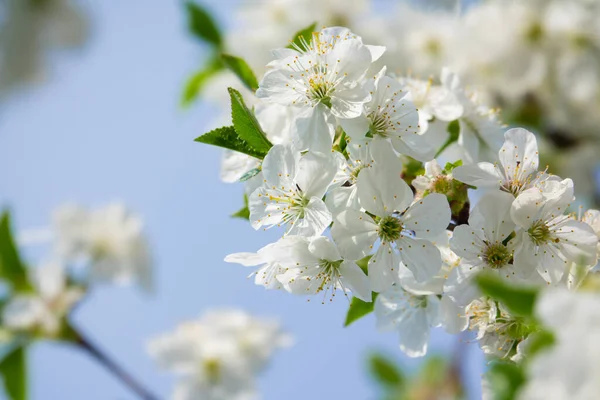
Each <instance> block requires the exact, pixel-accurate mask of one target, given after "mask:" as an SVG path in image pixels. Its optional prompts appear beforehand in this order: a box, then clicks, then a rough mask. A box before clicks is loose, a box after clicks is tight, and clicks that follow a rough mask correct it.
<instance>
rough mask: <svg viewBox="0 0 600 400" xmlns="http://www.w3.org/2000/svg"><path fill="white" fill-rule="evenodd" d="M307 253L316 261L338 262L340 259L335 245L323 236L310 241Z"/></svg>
mask: <svg viewBox="0 0 600 400" xmlns="http://www.w3.org/2000/svg"><path fill="white" fill-rule="evenodd" d="M308 251H310V253H311V254H312V255H314V256H315V257H317V259H320V260H328V261H338V260H341V259H342V256H341V255H340V253H339V251H338V249H337V247H336V245H335V244H334V243H333V242H331V241H330V240H329V238H328V237H325V236H317V237H314V238H312V239H311V240H310V244H309V245H308Z"/></svg>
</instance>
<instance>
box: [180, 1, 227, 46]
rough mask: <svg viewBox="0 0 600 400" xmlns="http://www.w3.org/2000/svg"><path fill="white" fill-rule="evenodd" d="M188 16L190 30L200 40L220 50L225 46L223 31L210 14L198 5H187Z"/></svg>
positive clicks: (188, 2)
mask: <svg viewBox="0 0 600 400" xmlns="http://www.w3.org/2000/svg"><path fill="white" fill-rule="evenodd" d="M185 6H186V9H187V16H188V28H189V30H190V32H191V33H192V34H194V36H196V37H198V38H199V39H200V40H202V41H204V42H206V43H208V44H210V45H211V46H213V47H215V48H217V49H220V48H221V47H222V46H223V38H222V35H221V30H220V29H219V27H218V25H217V23H216V22H215V20H214V19H213V17H212V16H211V15H210V12H208V10H206V9H205V8H204V7H202V6H200V5H199V4H197V3H193V2H191V1H187V2H186V3H185Z"/></svg>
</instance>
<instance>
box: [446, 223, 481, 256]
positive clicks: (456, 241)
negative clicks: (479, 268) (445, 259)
mask: <svg viewBox="0 0 600 400" xmlns="http://www.w3.org/2000/svg"><path fill="white" fill-rule="evenodd" d="M484 240H485V238H484V237H483V232H482V231H481V230H479V231H476V230H474V229H473V228H472V227H470V226H469V225H460V226H457V227H456V228H454V234H453V235H452V238H451V239H450V248H451V249H452V251H453V252H455V253H456V255H458V256H459V257H462V258H463V259H464V260H468V261H476V260H477V261H478V260H479V256H480V255H481V253H482V249H483V248H485V243H484Z"/></svg>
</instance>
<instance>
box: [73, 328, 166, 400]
mask: <svg viewBox="0 0 600 400" xmlns="http://www.w3.org/2000/svg"><path fill="white" fill-rule="evenodd" d="M72 330H73V332H74V333H75V335H76V336H75V343H76V344H77V345H78V346H79V348H80V349H82V350H85V351H86V352H87V353H88V354H89V355H90V356H91V357H92V358H94V359H95V360H96V361H98V362H99V363H100V364H102V365H103V366H104V367H105V368H106V369H107V370H109V371H110V372H112V374H113V375H114V376H115V377H117V378H118V379H119V380H120V381H121V382H123V383H124V384H125V385H126V386H127V387H128V388H129V389H131V390H132V391H133V392H135V393H136V394H137V395H138V396H139V398H140V399H143V400H158V397H156V396H155V395H153V394H152V393H150V391H148V389H146V388H145V387H144V386H143V385H141V384H140V383H139V382H137V381H136V380H135V379H134V378H133V377H132V376H131V375H130V374H129V373H128V372H127V371H125V370H124V369H123V368H122V367H121V366H119V364H117V363H116V362H115V361H114V360H112V359H111V358H110V357H109V356H108V355H107V354H106V353H104V352H103V351H102V350H100V349H99V348H98V347H97V346H96V345H95V344H93V343H92V342H91V341H90V340H89V339H87V338H86V337H84V336H83V335H82V334H81V333H80V332H79V331H77V330H75V329H74V328H72Z"/></svg>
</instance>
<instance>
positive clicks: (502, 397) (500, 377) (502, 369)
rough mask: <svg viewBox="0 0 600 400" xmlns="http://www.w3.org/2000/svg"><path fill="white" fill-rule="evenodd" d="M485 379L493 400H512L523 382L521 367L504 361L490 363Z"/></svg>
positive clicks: (523, 375)
mask: <svg viewBox="0 0 600 400" xmlns="http://www.w3.org/2000/svg"><path fill="white" fill-rule="evenodd" d="M487 377H488V380H489V383H490V385H491V387H492V391H493V393H494V400H513V399H514V398H515V396H516V394H517V391H518V390H519V388H520V387H521V385H523V383H524V382H525V374H524V372H523V369H522V367H521V366H519V365H517V364H514V363H509V362H504V361H496V362H494V363H492V365H491V367H490V369H489V370H488V371H487Z"/></svg>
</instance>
